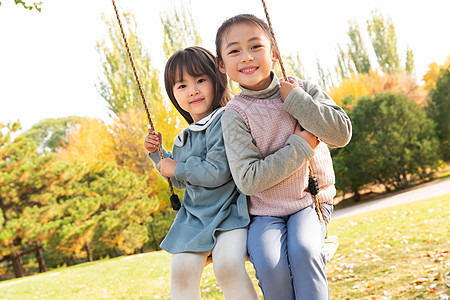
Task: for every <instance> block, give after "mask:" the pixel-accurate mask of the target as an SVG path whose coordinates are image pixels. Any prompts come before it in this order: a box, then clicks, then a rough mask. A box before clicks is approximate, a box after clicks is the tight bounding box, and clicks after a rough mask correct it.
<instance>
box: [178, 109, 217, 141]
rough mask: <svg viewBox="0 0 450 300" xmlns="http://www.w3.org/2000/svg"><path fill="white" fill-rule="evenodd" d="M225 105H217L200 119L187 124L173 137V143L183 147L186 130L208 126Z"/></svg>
mask: <svg viewBox="0 0 450 300" xmlns="http://www.w3.org/2000/svg"><path fill="white" fill-rule="evenodd" d="M224 109H225V107H219V108H218V109H216V110H214V111H212V112H210V113H209V114H208V115H207V116H206V117H204V118H203V119H201V120H200V121H198V122H197V123H195V124H191V125H189V126H188V127H187V128H186V129H184V130H183V131H182V132H180V133H179V134H178V135H177V137H176V138H175V141H174V145H175V146H177V147H183V146H184V144H185V143H186V137H187V135H188V130H191V131H202V130H205V129H206V128H208V126H209V125H211V123H212V122H213V121H214V119H216V118H217V116H219V115H220V112H221V111H223V110H224Z"/></svg>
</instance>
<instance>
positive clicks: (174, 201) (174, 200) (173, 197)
mask: <svg viewBox="0 0 450 300" xmlns="http://www.w3.org/2000/svg"><path fill="white" fill-rule="evenodd" d="M112 4H113V6H114V11H115V12H116V18H117V22H118V23H119V27H120V32H121V33H122V38H123V41H124V43H125V48H126V49H127V53H128V58H129V59H130V64H131V67H132V69H133V73H134V77H135V78H136V82H137V85H138V88H139V94H140V95H141V99H142V104H143V105H144V108H145V112H146V113H147V119H148V123H149V124H150V129H152V130H155V126H153V121H152V117H151V116H150V111H149V109H148V106H147V100H146V99H145V95H144V91H143V89H142V86H141V82H140V80H139V76H138V74H137V71H136V66H135V64H134V60H133V56H132V55H131V51H130V47H129V46H128V41H127V38H126V36H125V32H124V30H123V26H122V22H121V21H120V17H119V11H118V10H117V7H116V2H115V1H114V0H112ZM158 153H159V157H160V159H161V160H162V159H163V158H164V157H163V153H162V150H161V145H159V146H158ZM166 179H167V182H168V183H169V189H170V193H171V196H170V204H171V205H172V208H173V209H174V210H176V211H178V210H179V209H180V207H181V204H180V199H179V198H178V196H177V195H176V194H175V192H174V190H173V186H172V182H171V181H170V178H168V177H166Z"/></svg>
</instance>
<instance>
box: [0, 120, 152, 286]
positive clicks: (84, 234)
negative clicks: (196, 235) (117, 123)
mask: <svg viewBox="0 0 450 300" xmlns="http://www.w3.org/2000/svg"><path fill="white" fill-rule="evenodd" d="M18 128H19V125H17V124H13V125H10V126H4V125H2V131H1V132H2V133H1V136H0V140H1V143H0V209H1V214H0V215H1V217H0V244H1V245H2V247H1V248H0V260H1V261H11V262H12V265H13V268H14V271H15V274H16V276H17V277H20V276H24V275H25V270H24V267H23V264H22V257H24V256H26V255H29V254H30V253H34V252H37V251H38V250H40V251H41V250H42V249H44V251H46V252H47V256H50V257H52V258H53V259H55V258H56V259H57V258H58V257H59V258H61V257H67V258H70V259H73V258H75V259H76V258H85V257H86V258H88V259H92V257H93V253H96V255H97V256H102V255H103V256H105V255H106V254H107V253H108V251H116V252H117V251H120V252H122V253H133V252H134V251H135V250H136V249H139V248H141V247H143V246H144V245H145V244H146V243H148V242H149V237H150V234H149V231H148V224H149V223H150V222H151V221H152V219H153V217H152V215H154V214H155V213H157V212H158V211H159V203H160V201H159V199H157V198H156V197H154V196H151V195H152V194H154V191H153V190H152V188H151V187H150V186H149V184H148V181H149V178H148V176H147V175H142V176H138V175H137V174H135V173H133V172H130V171H128V169H126V168H120V167H119V166H117V165H116V164H115V163H114V162H112V163H111V162H105V161H96V162H88V163H86V162H81V161H77V162H74V163H73V162H66V161H58V160H56V155H55V154H54V153H46V154H45V155H43V154H39V153H38V152H37V146H36V143H35V142H33V141H32V140H31V139H28V138H25V137H24V136H23V135H22V136H19V137H17V138H16V139H14V140H13V139H11V133H12V132H14V131H15V130H17V129H18ZM5 131H6V132H5ZM94 136H95V135H94Z"/></svg>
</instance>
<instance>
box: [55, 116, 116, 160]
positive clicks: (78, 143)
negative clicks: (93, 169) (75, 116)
mask: <svg viewBox="0 0 450 300" xmlns="http://www.w3.org/2000/svg"><path fill="white" fill-rule="evenodd" d="M67 139H68V144H67V145H65V147H63V148H60V149H58V157H59V159H60V160H64V161H68V162H72V163H73V162H75V161H80V162H81V161H83V162H88V163H91V162H97V161H107V162H114V161H115V157H114V140H113V136H112V135H111V133H110V132H109V130H108V126H106V125H105V123H103V121H101V120H99V119H91V118H84V119H82V120H81V121H80V122H79V123H78V124H77V125H76V126H74V127H73V128H72V129H71V130H70V131H69V134H68V136H67Z"/></svg>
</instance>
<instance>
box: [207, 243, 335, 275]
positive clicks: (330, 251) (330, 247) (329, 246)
mask: <svg viewBox="0 0 450 300" xmlns="http://www.w3.org/2000/svg"><path fill="white" fill-rule="evenodd" d="M324 243H325V252H326V253H327V254H326V256H327V262H329V261H331V259H332V258H333V256H334V254H335V253H336V251H337V249H338V247H339V239H338V237H337V235H329V236H328V237H327V238H326V239H325V240H324ZM246 260H248V257H247V259H246ZM212 262H213V260H212V256H211V255H209V256H208V258H207V259H206V262H205V267H206V266H207V265H209V264H210V263H212Z"/></svg>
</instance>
